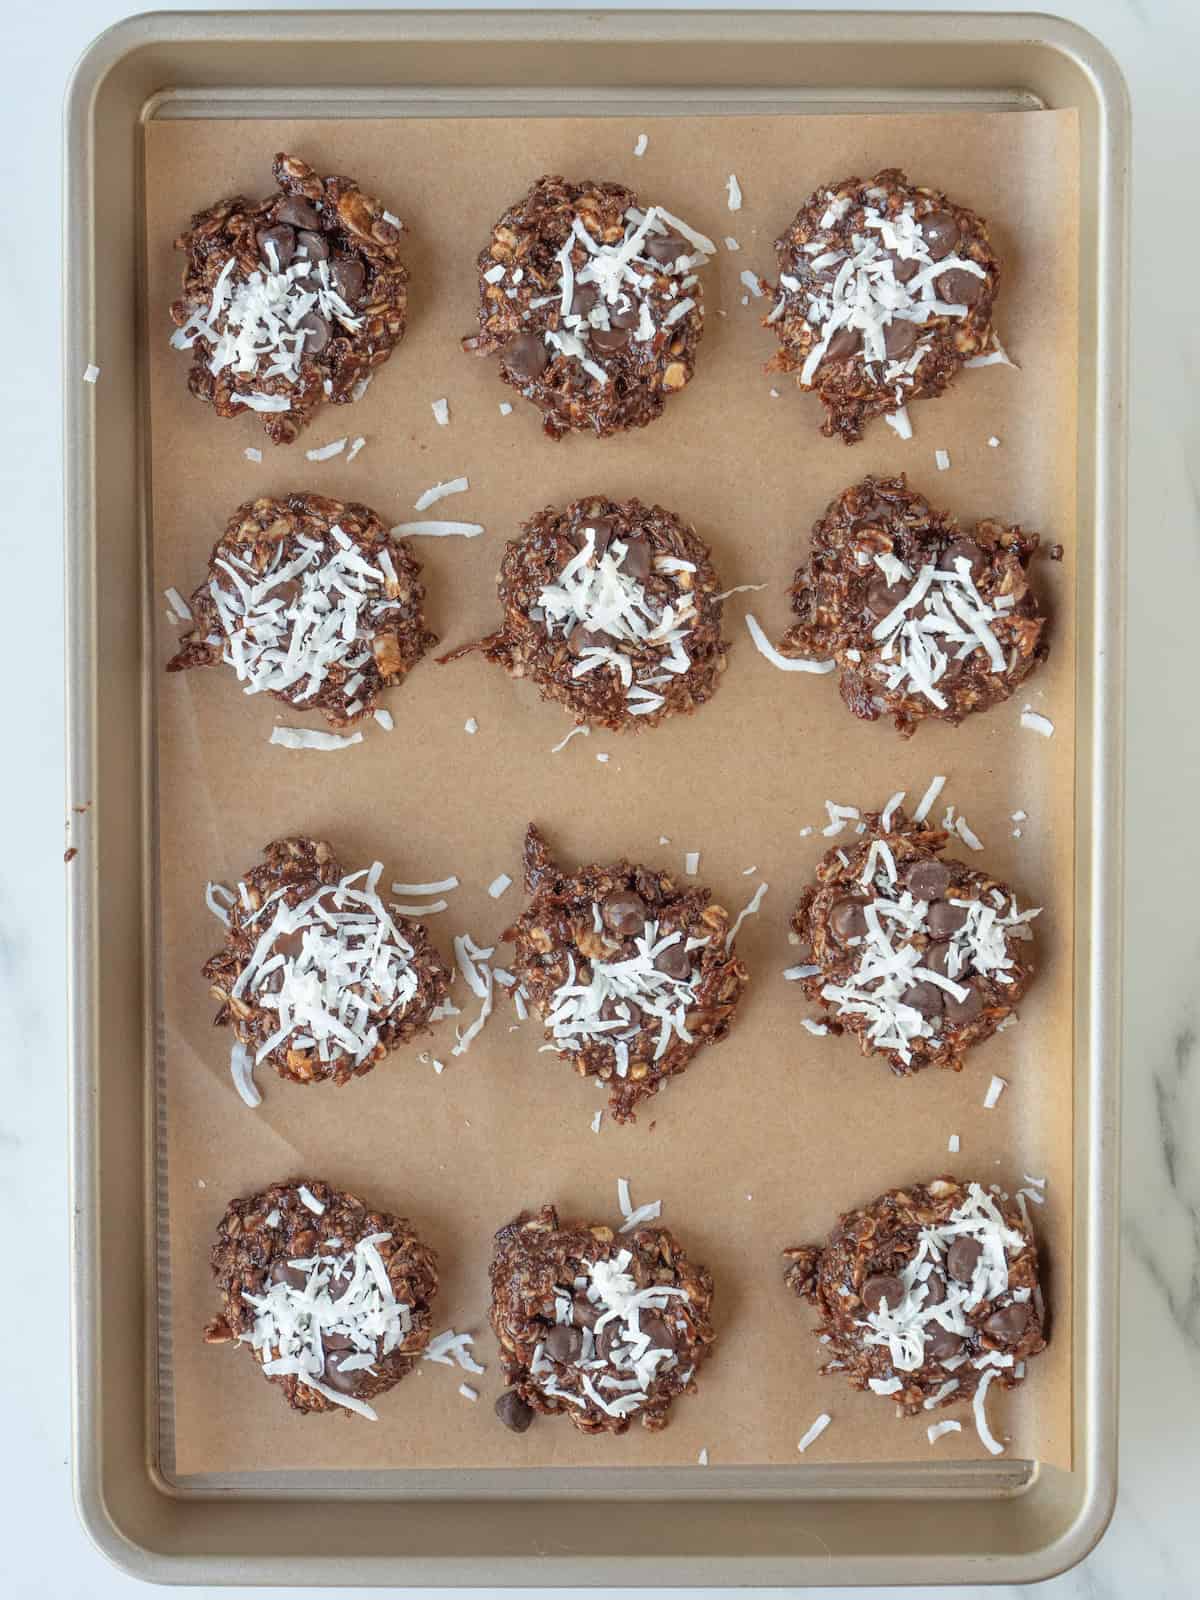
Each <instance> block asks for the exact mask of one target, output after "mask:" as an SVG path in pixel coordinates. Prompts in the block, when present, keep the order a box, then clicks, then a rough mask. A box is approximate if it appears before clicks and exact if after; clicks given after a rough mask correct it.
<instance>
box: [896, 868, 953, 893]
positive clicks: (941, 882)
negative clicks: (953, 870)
mask: <svg viewBox="0 0 1200 1600" xmlns="http://www.w3.org/2000/svg"><path fill="white" fill-rule="evenodd" d="M904 886H905V888H906V889H907V890H908V892H909V894H911V895H912V897H913V899H914V900H930V901H932V900H940V899H941V898H942V896H943V895H944V894H945V892H946V890H947V889H948V888H949V887H950V868H949V867H948V866H946V865H945V863H944V862H942V861H914V862H913V864H912V866H911V867H909V869H908V871H907V872H906V873H905V874H904Z"/></svg>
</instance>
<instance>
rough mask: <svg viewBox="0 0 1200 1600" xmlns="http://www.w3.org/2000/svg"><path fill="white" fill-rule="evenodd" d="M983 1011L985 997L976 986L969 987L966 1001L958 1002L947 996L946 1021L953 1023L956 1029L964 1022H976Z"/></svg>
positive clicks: (950, 995) (959, 979)
mask: <svg viewBox="0 0 1200 1600" xmlns="http://www.w3.org/2000/svg"><path fill="white" fill-rule="evenodd" d="M955 981H956V982H959V983H961V982H962V979H961V978H958V979H956V980H955ZM982 1010H983V996H982V995H981V994H980V992H979V990H978V989H977V988H976V987H975V985H974V984H968V985H967V998H966V999H965V1000H956V999H955V998H954V996H953V995H952V994H948V995H947V996H946V1021H947V1022H950V1023H953V1024H954V1026H955V1027H958V1026H961V1025H962V1024H963V1023H964V1022H974V1021H975V1018H976V1017H977V1016H978V1015H979V1013H980V1012H981V1011H982Z"/></svg>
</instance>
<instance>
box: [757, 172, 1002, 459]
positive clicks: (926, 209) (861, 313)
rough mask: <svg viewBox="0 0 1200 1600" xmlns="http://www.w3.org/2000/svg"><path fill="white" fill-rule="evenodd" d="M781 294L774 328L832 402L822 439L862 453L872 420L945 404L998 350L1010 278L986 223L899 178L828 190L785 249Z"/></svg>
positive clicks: (810, 385) (800, 220)
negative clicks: (999, 303) (967, 369)
mask: <svg viewBox="0 0 1200 1600" xmlns="http://www.w3.org/2000/svg"><path fill="white" fill-rule="evenodd" d="M775 251H776V254H777V256H778V258H779V284H778V287H777V289H776V296H775V303H774V305H773V306H772V309H771V311H770V312H769V313H768V315H767V317H766V319H765V320H766V325H767V326H769V327H772V328H773V329H774V330H775V336H776V338H777V339H778V340H779V345H780V349H779V353H778V354H777V355H776V356H775V358H774V359H773V360H772V362H771V363H770V367H769V369H768V370H771V371H775V372H794V373H796V374H797V375H798V376H797V382H798V384H799V386H800V388H802V389H812V390H815V391H816V393H817V394H818V395H819V396H820V400H821V404H822V405H823V406H824V407H825V411H826V417H825V423H824V427H823V428H822V432H823V433H825V434H827V435H830V436H832V435H834V434H838V435H840V436H841V438H842V439H843V440H844V441H845V442H846V443H847V444H852V443H853V442H854V441H855V440H856V439H859V438H861V437H862V430H863V424H864V423H865V422H867V421H868V420H869V419H870V418H872V417H878V416H893V417H897V427H898V431H901V432H903V433H905V434H906V435H907V433H908V431H909V430H908V428H907V426H906V423H907V418H906V415H905V413H904V407H905V406H907V404H908V402H909V401H910V400H922V399H928V398H930V397H932V396H934V395H939V394H941V393H942V391H943V390H944V389H945V388H946V386H947V384H948V383H949V382H950V380H951V379H952V378H953V377H954V375H955V373H956V372H957V371H958V370H959V368H960V367H961V366H962V365H963V364H964V363H965V362H967V361H969V360H970V359H971V358H972V357H973V356H979V355H986V354H988V353H989V352H991V351H992V350H994V349H997V348H998V345H997V342H996V336H995V333H994V332H993V329H992V305H993V302H994V300H995V298H996V289H997V285H998V282H999V277H1000V263H999V262H998V261H997V259H996V255H995V252H994V251H993V249H992V246H991V242H990V240H989V239H988V235H987V228H986V227H985V226H984V223H983V220H982V218H980V217H977V216H976V215H975V213H974V212H973V211H968V210H967V209H966V207H965V206H960V205H956V204H955V203H954V202H953V201H951V200H948V199H947V198H946V196H945V195H944V194H940V193H939V192H938V191H937V190H936V189H920V188H917V187H916V186H914V185H913V184H910V183H909V181H908V179H907V178H906V177H905V176H904V174H903V173H902V172H899V171H896V170H894V169H889V170H888V171H886V172H880V173H877V174H876V176H875V177H874V178H870V179H862V178H846V179H845V180H843V181H842V182H841V183H834V184H831V185H829V186H828V187H824V188H821V189H818V190H817V191H816V193H815V194H812V195H810V196H809V197H808V199H807V200H806V201H805V202H804V204H803V205H802V206H801V208H800V210H799V211H798V212H797V213H796V217H795V220H794V221H793V222H792V224H791V226H790V228H789V229H788V231H787V232H786V233H785V234H784V235H783V236H782V237H781V238H779V239H777V240H776V241H775Z"/></svg>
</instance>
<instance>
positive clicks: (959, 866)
mask: <svg viewBox="0 0 1200 1600" xmlns="http://www.w3.org/2000/svg"><path fill="white" fill-rule="evenodd" d="M863 820H864V821H865V823H866V829H865V831H864V832H863V833H862V834H860V835H859V836H858V837H857V839H856V841H855V843H854V844H853V845H848V846H846V847H845V848H841V847H835V848H834V849H831V850H829V851H827V852H826V854H825V856H824V857H823V859H822V860H821V863H820V865H819V866H818V867H817V873H816V882H815V883H814V884H812V885H811V886H810V887H809V888H807V889H805V890H804V892H803V894H802V895H801V896H800V902H799V904H798V905H797V907H796V910H795V913H794V915H793V917H792V934H791V938H792V942H793V943H794V944H796V945H798V946H799V947H800V950H801V961H802V964H803V965H804V966H806V967H808V968H810V969H811V968H815V971H813V970H809V971H808V972H806V973H803V974H801V975H798V976H800V979H801V986H802V988H803V990H804V993H805V994H806V995H807V997H808V999H809V1000H810V1001H812V1002H813V1003H814V1004H817V1005H819V1006H820V1007H821V1008H822V1012H823V1016H822V1022H823V1024H824V1026H825V1028H826V1029H827V1030H828V1031H829V1032H830V1033H843V1032H847V1033H852V1034H854V1035H855V1037H856V1038H857V1040H858V1044H859V1048H860V1049H861V1051H862V1053H863V1054H864V1055H880V1056H882V1057H883V1058H884V1060H885V1061H886V1062H887V1064H888V1066H889V1067H890V1068H891V1070H892V1071H893V1072H894V1073H896V1074H897V1075H898V1076H899V1077H905V1076H907V1075H909V1074H910V1073H913V1072H919V1071H920V1070H921V1068H922V1067H947V1068H949V1069H951V1070H952V1071H954V1072H958V1071H960V1070H961V1069H962V1066H963V1059H964V1057H965V1055H966V1053H967V1051H968V1050H971V1049H973V1048H974V1047H975V1046H976V1045H978V1044H982V1042H983V1041H984V1040H985V1039H990V1038H991V1036H992V1034H994V1033H996V1032H997V1030H998V1029H1000V1028H1001V1027H1003V1026H1004V1025H1005V1024H1006V1023H1007V1022H1008V1021H1009V1019H1010V1018H1015V1016H1016V1006H1017V1004H1018V1002H1019V1001H1020V1000H1021V999H1022V997H1023V996H1024V995H1025V993H1026V991H1027V990H1028V988H1029V985H1030V984H1031V983H1032V981H1033V974H1034V966H1033V952H1032V948H1031V941H1032V939H1033V930H1032V927H1031V924H1032V922H1033V919H1034V918H1035V917H1037V916H1038V915H1039V914H1040V907H1038V908H1032V909H1029V910H1025V911H1022V910H1020V909H1019V907H1018V905H1017V898H1016V895H1015V893H1014V892H1013V890H1012V889H1010V888H1009V887H1008V885H1007V884H1004V883H1001V882H999V880H998V879H996V878H993V877H992V876H991V874H990V873H987V872H983V871H980V870H978V869H977V868H975V867H970V866H968V865H967V864H966V862H963V861H955V860H944V859H943V858H942V851H943V850H944V849H945V847H946V844H947V842H948V839H949V835H948V833H947V832H946V830H945V829H944V828H935V827H931V826H929V825H927V824H924V823H916V822H912V821H910V820H909V818H908V816H907V814H906V813H905V812H904V811H902V810H901V809H900V808H899V806H898V805H896V806H893V807H891V808H889V810H888V811H887V812H867V813H866V814H865V817H864V819H863Z"/></svg>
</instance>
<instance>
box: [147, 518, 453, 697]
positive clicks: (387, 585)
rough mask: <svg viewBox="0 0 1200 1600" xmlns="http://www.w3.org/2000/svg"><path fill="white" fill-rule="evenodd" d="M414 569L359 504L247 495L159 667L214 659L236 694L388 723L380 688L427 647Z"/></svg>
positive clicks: (179, 667) (432, 640) (395, 681)
mask: <svg viewBox="0 0 1200 1600" xmlns="http://www.w3.org/2000/svg"><path fill="white" fill-rule="evenodd" d="M420 573H421V565H420V562H419V561H418V560H417V558H416V557H415V556H414V555H413V553H412V549H411V547H410V546H409V545H408V544H407V543H406V542H405V541H404V540H402V539H394V538H393V537H392V535H391V534H390V533H389V532H388V530H387V528H386V527H385V525H384V523H383V521H382V520H381V518H380V517H379V515H378V514H377V513H376V512H374V511H372V510H371V509H370V508H369V507H368V506H363V505H358V504H355V503H349V504H346V503H343V502H342V501H340V500H329V499H327V498H326V497H325V496H324V495H317V494H291V495H285V496H283V497H280V498H275V497H272V496H264V497H262V498H261V499H258V500H247V501H246V502H245V504H244V505H240V506H239V507H238V508H237V510H236V511H235V512H234V513H233V515H232V516H231V517H230V519H229V522H228V524H227V525H226V528H225V532H224V533H223V534H222V536H221V538H220V539H219V540H218V541H217V543H216V545H215V546H214V548H213V553H212V555H211V556H210V558H209V563H208V577H207V579H206V580H205V582H204V583H202V584H201V585H200V587H199V588H198V589H196V590H195V592H194V593H193V595H192V597H191V600H190V602H188V603H186V604H185V605H184V606H183V610H185V611H186V612H187V613H188V616H187V620H188V621H189V622H190V624H191V625H190V627H189V628H188V631H187V633H186V634H185V635H184V636H183V638H182V639H181V640H180V645H179V649H178V651H177V652H176V654H175V655H174V656H173V657H172V658H171V660H170V661H168V663H167V671H168V672H183V671H186V670H187V669H188V668H190V667H208V666H214V665H216V664H217V663H223V664H224V665H225V666H228V667H232V668H233V670H234V672H235V673H236V675H237V679H238V682H239V683H240V684H241V685H242V687H243V690H244V692H245V693H246V694H264V693H265V694H270V695H272V696H273V697H274V698H275V699H276V700H283V701H286V703H287V704H288V705H292V706H295V707H296V709H297V710H298V711H320V712H322V713H323V715H324V717H325V720H326V721H327V722H328V723H329V724H330V725H331V726H332V727H334V728H345V727H349V726H350V725H352V724H353V723H355V722H359V721H361V720H362V719H363V718H365V717H369V716H375V717H377V719H378V720H380V721H381V722H384V724H385V726H388V725H390V721H391V718H390V714H389V713H387V712H385V711H383V710H382V709H381V708H380V704H379V702H380V697H381V694H382V692H383V691H384V690H385V689H390V688H395V687H396V686H397V685H399V684H401V683H403V682H404V679H405V678H406V677H407V675H408V672H409V670H410V668H411V667H413V666H414V665H415V664H416V662H418V661H419V660H420V659H421V657H422V656H423V655H424V654H425V652H426V651H427V650H428V649H429V648H430V646H431V645H433V644H436V642H437V635H436V634H433V633H430V632H429V630H428V629H427V628H426V626H425V618H424V612H423V606H424V601H425V586H424V584H422V582H421V581H420ZM173 604H174V605H175V606H176V608H177V609H178V608H179V601H178V599H176V600H175V601H174V602H173Z"/></svg>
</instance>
